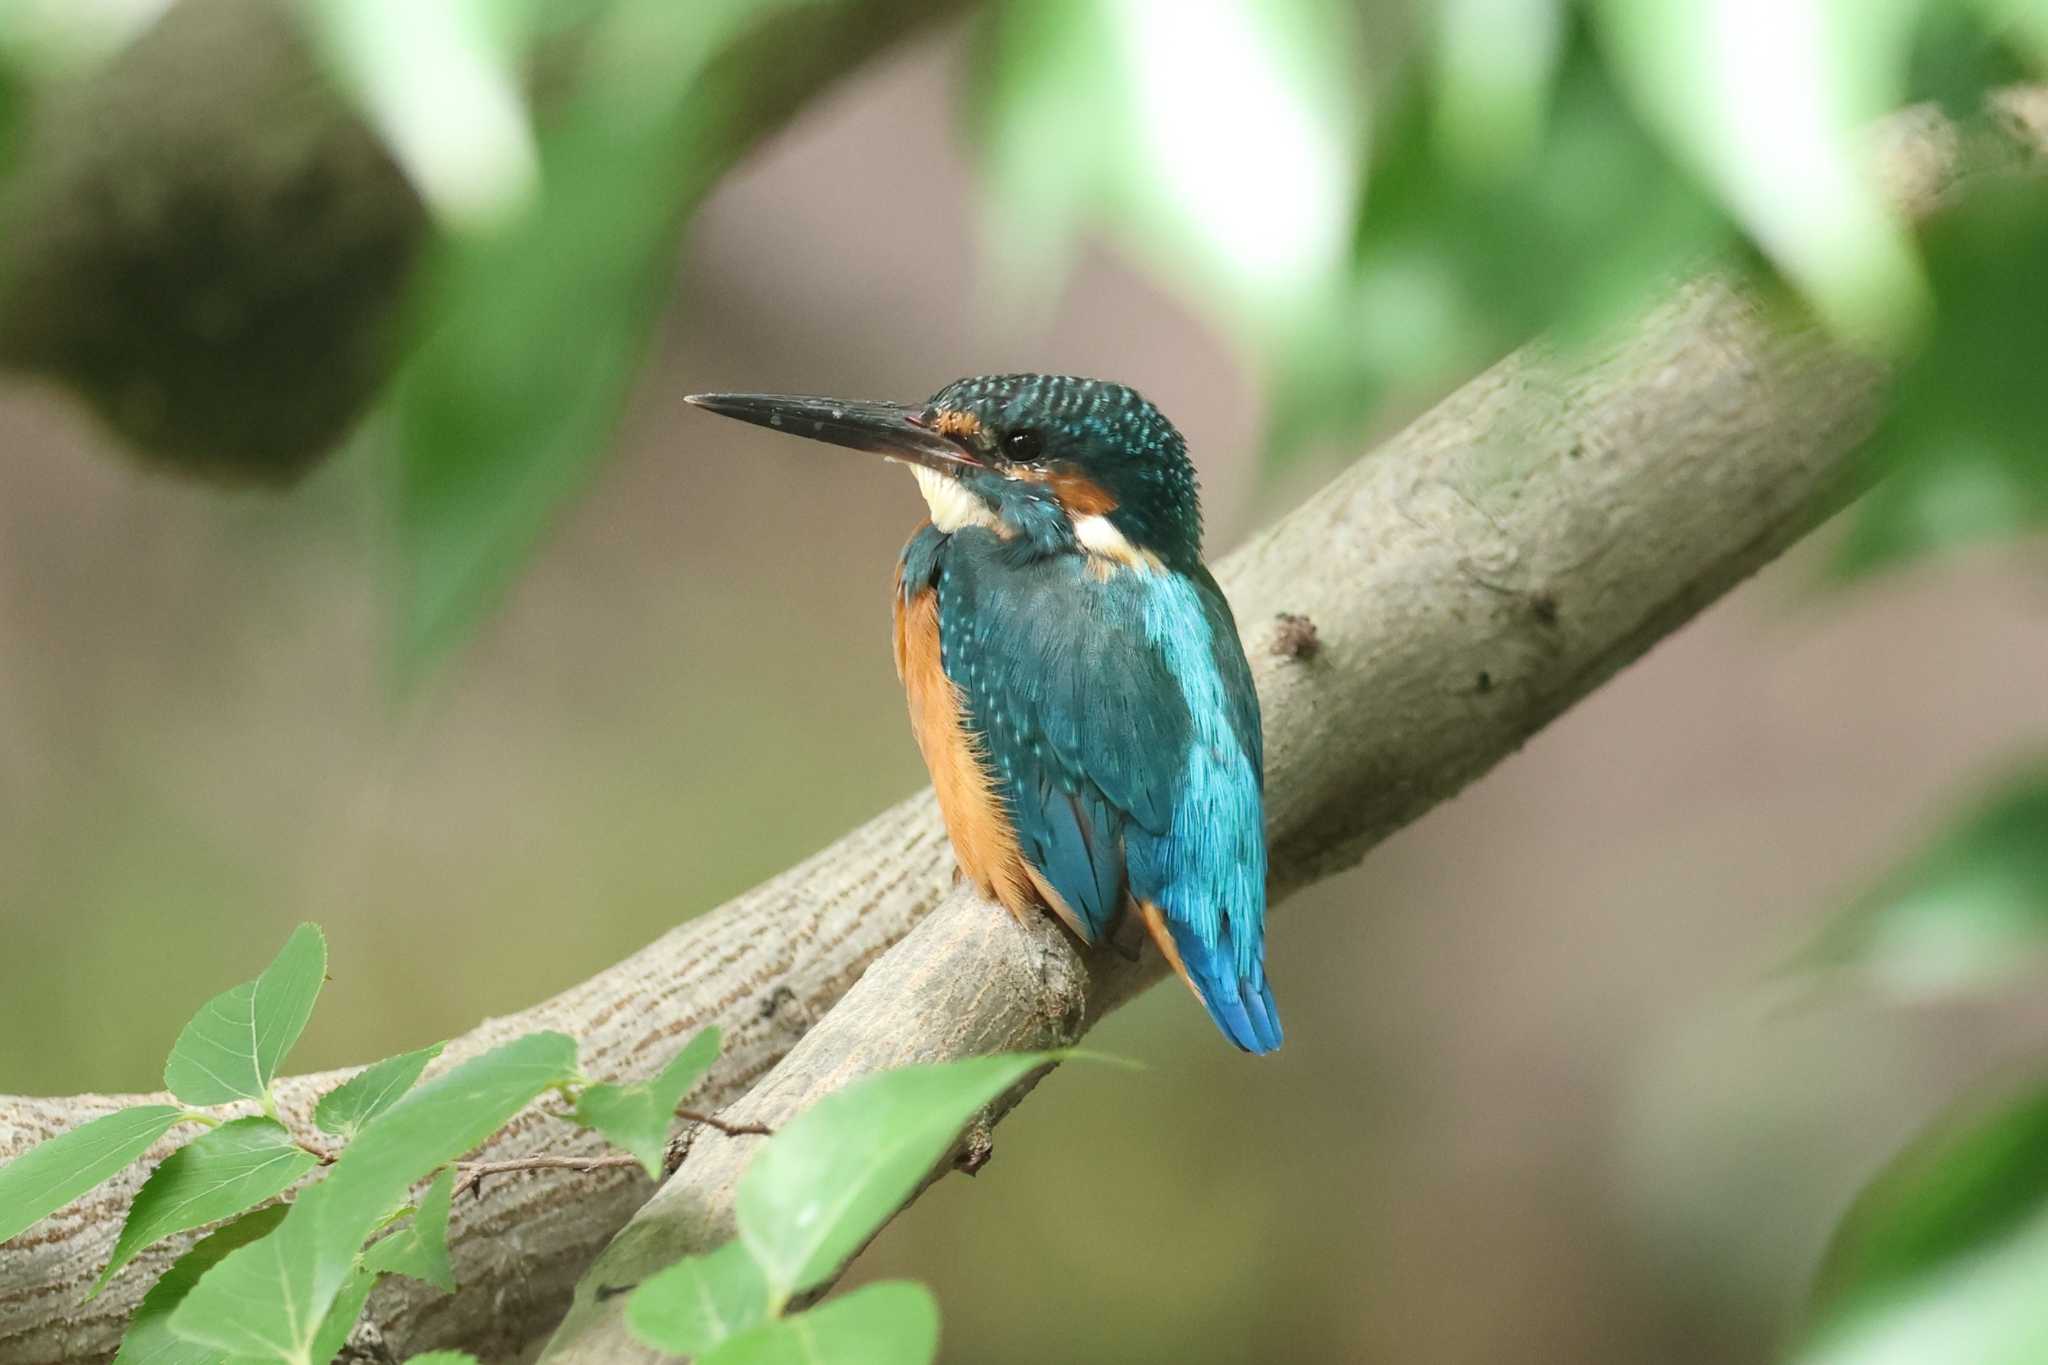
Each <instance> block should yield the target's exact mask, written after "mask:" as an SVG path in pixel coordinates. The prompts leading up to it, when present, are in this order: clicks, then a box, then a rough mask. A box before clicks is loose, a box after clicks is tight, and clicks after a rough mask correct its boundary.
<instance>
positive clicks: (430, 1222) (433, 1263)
mask: <svg viewBox="0 0 2048 1365" xmlns="http://www.w3.org/2000/svg"><path fill="white" fill-rule="evenodd" d="M454 1197H455V1168H454V1167H453V1166H450V1167H448V1168H446V1169H445V1170H443V1171H442V1172H441V1174H440V1175H438V1176H436V1177H434V1183H433V1184H431V1185H429V1186H428V1187H427V1192H426V1193H425V1194H424V1195H422V1196H420V1205H419V1208H418V1210H417V1211H416V1212H414V1214H413V1216H412V1221H411V1222H410V1223H407V1224H406V1225H405V1226H404V1227H403V1228H401V1229H399V1230H398V1231H397V1232H395V1233H393V1234H392V1235H391V1236H389V1237H386V1238H385V1239H384V1240H383V1241H381V1242H377V1243H375V1244H374V1245H372V1246H371V1247H370V1249H369V1251H367V1252H365V1253H364V1255H363V1264H364V1265H367V1266H368V1267H369V1268H370V1269H372V1270H374V1271H376V1272H378V1273H379V1274H382V1275H407V1276H410V1277H411V1278H413V1279H415V1280H419V1281H421V1282H422V1283H424V1284H430V1285H432V1286H434V1288H436V1289H439V1290H441V1291H442V1292H443V1293H446V1294H453V1293H454V1292H455V1270H454V1268H453V1267H452V1266H450V1265H449V1263H448V1213H449V1208H450V1205H451V1204H452V1203H453V1202H454Z"/></svg>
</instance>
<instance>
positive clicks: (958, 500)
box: [910, 464, 996, 535]
mask: <svg viewBox="0 0 2048 1365" xmlns="http://www.w3.org/2000/svg"><path fill="white" fill-rule="evenodd" d="M910 472H911V474H912V476H913V477H915V478H916V479H917V491H918V492H920V493H922V494H924V504H925V506H927V507H929V508H931V511H932V525H934V526H936V527H938V528H939V530H941V531H943V532H945V533H946V534H947V535H951V534H952V533H953V532H955V531H957V530H959V529H960V528H961V527H963V526H986V527H988V528H989V529H991V530H994V529H995V526H996V514H995V513H994V512H991V511H990V510H989V507H988V504H987V503H985V502H983V501H982V500H981V499H980V498H977V497H976V496H974V494H972V493H970V492H968V491H967V488H966V487H965V486H964V485H963V484H962V483H961V482H960V480H958V479H956V478H954V477H953V476H952V475H950V474H942V473H940V472H939V471H938V470H936V469H929V468H927V467H925V466H924V465H921V464H914V465H911V466H910Z"/></svg>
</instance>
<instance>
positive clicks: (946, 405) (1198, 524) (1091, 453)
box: [688, 374, 1282, 1054]
mask: <svg viewBox="0 0 2048 1365" xmlns="http://www.w3.org/2000/svg"><path fill="white" fill-rule="evenodd" d="M688 401H689V402H690V403H692V404H694V405H696V406H697V407H699V408H703V409H705V410H707V411H710V412H713V413H717V414H720V415H722V416H725V417H730V418H736V419H738V420H740V421H744V422H752V423H756V424H758V425H760V426H765V427H770V428H773V429H774V430H777V431H781V432H785V433H787V434H790V435H794V436H803V437H808V438H810V439H812V440H816V441H823V442H827V443H829V444H832V445H836V446H842V447H846V448H850V449H853V450H859V451H867V452H871V453H874V454H879V455H882V456H884V457H886V458H887V459H888V460H890V461H893V462H896V463H899V464H902V465H905V466H907V467H908V468H909V470H910V473H911V474H912V476H913V477H914V478H915V479H916V480H917V485H918V489H919V491H920V492H921V493H922V494H923V495H924V501H925V505H926V509H927V511H928V513H929V515H928V517H927V519H926V520H925V521H924V522H923V523H922V524H921V525H920V526H919V527H918V528H917V530H916V531H915V532H914V533H913V534H912V535H911V537H910V540H909V542H908V543H907V544H905V546H904V547H903V552H902V555H901V557H900V559H899V560H898V562H897V567H896V583H895V591H894V596H893V612H894V640H895V656H896V670H897V674H898V676H899V678H900V679H901V681H902V683H903V687H904V690H905V693H906V696H907V698H908V703H909V709H910V718H911V728H912V730H913V731H914V733H915V736H916V740H917V744H918V748H919V750H920V751H921V753H922V754H923V757H924V761H925V766H926V767H927V768H928V769H930V771H931V777H932V785H933V788H934V790H935V791H936V793H937V795H938V804H939V810H940V813H941V815H942V817H943V818H944V821H945V825H946V829H947V833H948V835H949V837H950V839H951V842H952V846H953V851H954V854H955V857H956V859H957V861H958V863H959V866H960V870H961V873H962V874H963V875H964V876H965V877H966V878H967V879H968V880H969V881H971V882H972V883H973V884H974V886H975V887H976V888H977V889H978V890H979V891H980V892H981V893H982V894H983V895H984V896H985V897H987V898H989V899H992V900H994V901H996V902H999V903H1000V904H1001V905H1002V906H1004V907H1005V908H1007V909H1008V910H1009V911H1010V912H1011V913H1013V914H1015V915H1017V916H1018V917H1019V918H1020V919H1021V918H1024V917H1027V916H1030V915H1035V914H1039V913H1042V912H1043V911H1045V910H1049V911H1051V912H1052V913H1053V914H1054V915H1056V916H1057V917H1058V918H1059V920H1060V921H1062V922H1063V923H1064V924H1065V925H1066V926H1067V928H1068V929H1070V930H1071V931H1072V932H1073V933H1074V934H1075V935H1076V936H1077V937H1078V938H1079V939H1080V940H1081V941H1082V942H1083V943H1085V944H1089V945H1096V944H1101V943H1104V942H1105V941H1107V942H1110V943H1113V944H1118V945H1121V944H1123V943H1124V942H1126V940H1136V939H1137V937H1138V931H1137V929H1136V927H1131V928H1130V930H1129V932H1128V933H1126V932H1124V931H1125V929H1126V927H1127V926H1134V925H1141V926H1142V930H1143V932H1144V934H1145V935H1146V936H1148V937H1149V938H1150V939H1151V941H1152V942H1153V943H1155V944H1156V945H1157V947H1158V950H1159V952H1160V953H1161V955H1162V956H1163V957H1164V958H1165V959H1166V961H1167V963H1168V964H1169V965H1171V967H1172V968H1173V970H1174V972H1175V973H1176V974H1177V975H1178V976H1179V977H1180V979H1181V980H1182V981H1183V982H1185V983H1186V985H1187V987H1188V989H1189V990H1191V991H1192V992H1194V995H1195V998H1196V999H1197V1000H1198V1001H1200V1002H1201V1004H1202V1005H1203V1006H1204V1008H1206V1009H1207V1011H1208V1013H1209V1016H1210V1018H1211V1019H1212V1020H1214V1021H1215V1023H1216V1025H1217V1027H1218V1028H1219V1029H1221V1030H1222V1032H1223V1034H1224V1036H1225V1037H1227V1038H1228V1039H1229V1040H1230V1041H1231V1042H1232V1043H1234V1044H1236V1045H1237V1046H1238V1047H1239V1048H1241V1049H1243V1050H1244V1051H1245V1052H1248V1053H1254V1054H1263V1053H1268V1052H1271V1051H1273V1050H1274V1049H1276V1048H1277V1047H1279V1046H1280V1043H1281V1039H1282V1030H1281V1026H1280V1014H1279V1010H1278V1008H1277V1007H1276V1006H1275V1004H1274V1001H1273V991H1272V988H1271V986H1270V985H1269V983H1268V981H1267V978H1266V963H1265V911H1266V841H1265V822H1264V788H1265V771H1264V767H1265V765H1264V740H1263V736H1262V732H1261V730H1260V720H1259V700H1258V694H1257V693H1256V691H1254V689H1253V686H1252V675H1251V668H1250V665H1249V664H1248V663H1247V662H1246V660H1245V655H1244V650H1243V647H1242V646H1241V645H1240V644H1239V643H1238V635H1237V627H1236V624H1235V622H1234V620H1233V618H1232V616H1231V611H1230V605H1229V603H1228V602H1227V601H1226V600H1225V599H1224V596H1223V593H1222V590H1221V589H1220V588H1218V587H1217V585H1216V580H1215V578H1214V577H1213V576H1212V575H1211V574H1210V572H1209V570H1208V568H1207V566H1206V565H1204V563H1203V562H1202V552H1201V547H1202V508H1201V496H1200V491H1199V488H1198V486H1197V483H1196V478H1195V470H1194V465H1193V463H1192V462H1191V461H1190V459H1189V456H1188V449H1187V442H1186V440H1185V439H1184V438H1183V437H1182V435H1181V433H1180V432H1179V430H1178V429H1176V428H1175V427H1174V425H1173V423H1172V422H1170V421H1168V420H1167V418H1166V416H1165V414H1163V413H1162V412H1160V410H1159V409H1158V408H1157V407H1155V406H1154V405H1153V404H1152V403H1151V402H1150V401H1148V400H1147V399H1145V398H1143V397H1142V396H1140V395H1139V394H1138V393H1137V392H1136V391H1135V390H1133V389H1131V388H1129V387H1127V386H1125V385H1123V384H1118V383H1112V382H1110V381H1107V380H1101V379H1086V378H1081V377H1078V376H1074V375H1044V374H1002V375H982V376H978V377H974V378H969V379H961V380H957V381H955V382H954V383H951V384H948V385H946V386H945V387H944V388H942V389H940V390H939V391H938V392H937V393H935V394H934V395H932V397H931V399H930V400H929V401H927V402H925V403H922V404H916V403H897V402H874V401H852V400H848V399H841V398H824V397H812V396H806V395H795V394H768V393H703V394H692V395H690V396H689V398H688ZM1133 917H1135V918H1133ZM1132 951H1135V949H1133V950H1132Z"/></svg>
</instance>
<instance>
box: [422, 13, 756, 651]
mask: <svg viewBox="0 0 2048 1365" xmlns="http://www.w3.org/2000/svg"><path fill="white" fill-rule="evenodd" d="M792 2H793V0H695V3H691V4H686V5H679V4H675V3H673V0H617V2H616V3H614V4H612V5H611V6H610V9H609V11H608V14H607V16H606V20H605V22H604V23H602V24H600V25H598V26H597V28H596V30H595V32H594V33H593V34H592V35H591V37H590V40H589V41H588V42H587V43H586V44H584V45H583V49H582V51H583V54H584V60H583V64H582V68H581V70H580V71H579V72H577V73H576V79H575V84H574V89H573V93H572V94H570V95H569V96H568V97H566V98H565V99H564V100H563V101H562V103H561V104H560V105H559V106H558V108H557V109H556V111H555V114H554V116H553V118H552V119H551V120H550V128H549V131H548V133H547V135H546V136H545V137H544V138H543V139H542V142H541V146H540V157H541V178H540V184H541V187H542V192H541V194H540V195H539V197H538V198H536V199H535V200H534V201H533V202H532V203H531V204H530V205H528V206H527V208H526V209H525V211H524V212H522V213H520V214H518V215H517V216H515V217H514V218H512V219H511V220H510V221H508V222H506V223H504V224H503V225H502V226H500V227H499V228H498V229H497V230H495V231H491V232H488V233H474V234H470V235H468V236H465V237H463V238H461V239H459V240H456V241H451V242H447V243H444V244H442V246H441V247H440V248H439V249H438V250H436V251H435V252H433V253H432V254H431V256H430V257H429V259H428V260H427V261H426V262H425V263H424V265H423V266H422V269H421V272H420V278H421V287H420V301H421V304H422V308H421V311H420V317H419V318H418V332H419V335H421V336H422V337H423V338H425V341H424V344H423V345H421V346H420V348H419V349H418V351H417V352H416V353H415V355H414V357H413V359H412V362H411V363H410V365H409V366H408V368H407V370H406V372H405V374H404V375H403V377H402V378H401V381H400V383H399V385H398V388H397V390H396V392H397V408H396V413H395V417H396V423H395V426H396V432H397V442H398V463H399V477H398V479H397V481H396V484H395V491H396V496H397V500H398V502H397V509H396V512H397V515H396V522H397V526H398V537H397V539H398V549H399V553H400V555H401V557H402V564H403V585H402V588H401V596H400V600H399V620H398V632H397V633H398V650H397V664H398V671H399V676H400V678H401V679H402V680H411V679H414V678H417V677H418V676H419V675H421V674H422V673H424V672H425V671H426V670H427V669H428V668H429V667H430V666H431V665H432V664H433V663H434V662H436V661H437V660H438V659H439V658H440V657H441V656H442V655H443V654H445V653H446V652H447V651H448V650H449V649H450V648H452V647H453V646H454V645H455V644H457V643H458V642H459V641H460V640H461V639H462V637H463V636H465V635H466V634H467V633H468V631H469V630H470V629H471V627H472V626H473V625H474V623H475V622H476V620H477V619H478V618H479V617H480V616H481V615H482V614H483V612H484V611H485V610H486V609H487V608H488V607H489V606H490V605H491V604H492V603H493V602H494V601H495V600H496V598H497V597H498V595H499V594H500V593H501V592H502V591H503V590H504V588H505V585H506V584H507V583H508V582H509V581H510V580H511V578H512V576H513V574H514V572H515V571H516V570H517V568H518V567H519V565H520V564H521V563H522V562H523V561H524V560H525V558H526V557H527V555H528V554H529V553H530V552H531V551H532V549H533V546H534V545H535V544H536V543H537V542H538V541H539V539H540V537H541V535H542V533H543V532H544V531H545V530H546V529H547V526H548V524H549V522H550V521H551V520H552V518H553V515H554V512H555V509H556V508H557V507H559V506H560V505H561V504H562V503H563V502H564V501H565V500H566V499H567V498H568V497H569V496H570V495H571V494H573V493H575V492H577V491H578V490H580V489H581V488H582V486H583V485H584V483H585V482H586V481H587V480H588V478H589V477H590V474H591V471H592V470H593V469H594V468H595V466H596V464H597V461H598V459H599V457H600V456H602V455H603V453H604V451H605V447H606V444H607V442H608V441H609V440H610V437H611V432H612V428H613V426H614V425H615V423H616V422H617V420H618V415H619V412H620V409H621V408H622V407H623V405H624V402H625V396H626V390H627V387H628V385H629V384H630V383H631V381H632V377H633V374H634V372H635V370H636V369H637V368H638V367H639V363H640V359H641V355H642V353H643V351H644V350H645V347H646V342H647V338H648V335H649V333H650V331H651V329H652V327H653V324H654V320H655V318H656V316H657V315H658V313H659V311H660V309H661V308H662V306H663V305H664V303H665V302H666V301H667V299H668V297H669V293H670V289H669V281H670V278H671V276H672V274H673V272H674V260H675V240H676V235H677V232H678V230H679V229H680V226H681V224H682V222H683V221H684V219H685V218H686V217H687V216H688V211H689V209H690V208H691V206H692V205H694V204H695V203H696V202H697V201H698V200H699V199H700V198H701V197H702V196H703V195H704V194H705V193H706V192H708V191H709V189H710V187H711V185H712V184H713V183H714V182H715V180H716V179H717V176H718V174H719V173H720V172H721V171H722V170H724V169H725V161H724V158H723V156H722V154H721V153H720V152H719V151H718V150H717V149H718V147H719V146H720V145H721V144H720V142H719V140H718V138H717V136H716V135H715V134H714V133H713V132H710V131H707V130H715V129H720V128H722V127H723V125H722V124H721V123H720V122H719V119H720V115H721V112H722V111H721V110H719V109H718V108H716V107H714V104H713V103H712V102H711V101H708V100H704V99H696V100H693V99H691V98H689V97H690V96H691V94H692V92H693V91H694V90H695V89H696V88H697V86H698V84H699V82H698V74H699V72H700V71H701V70H702V69H703V66H704V64H705V62H707V61H708V60H710V58H711V57H712V56H713V55H714V54H715V53H716V52H717V51H718V49H719V47H720V45H721V44H723V43H724V42H725V41H727V40H728V39H729V38H730V37H731V36H732V35H733V34H734V33H735V32H736V31H738V30H739V29H740V28H741V27H742V26H743V25H744V23H745V22H746V21H748V20H750V19H752V18H754V17H756V16H758V15H759V14H762V13H765V12H767V11H769V10H772V9H776V8H781V7H784V6H786V5H787V4H788V3H792Z"/></svg>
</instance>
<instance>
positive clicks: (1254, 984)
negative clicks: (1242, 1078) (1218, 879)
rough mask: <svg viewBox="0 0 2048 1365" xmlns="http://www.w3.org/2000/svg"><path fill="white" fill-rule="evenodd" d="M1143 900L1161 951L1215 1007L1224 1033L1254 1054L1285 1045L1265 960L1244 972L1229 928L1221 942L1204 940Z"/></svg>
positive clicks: (1198, 994)
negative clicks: (1268, 982) (1267, 977)
mask: <svg viewBox="0 0 2048 1365" xmlns="http://www.w3.org/2000/svg"><path fill="white" fill-rule="evenodd" d="M1137 904H1138V913H1139V915H1140V916H1141V917H1142V918H1143V919H1144V921H1145V928H1146V930H1147V931H1148V932H1149V933H1150V934H1151V935H1152V941H1153V942H1154V943H1156V944H1158V945H1159V951H1160V953H1161V955H1163V956H1164V957H1165V958H1166V960H1167V962H1168V964H1169V965H1171V966H1172V968H1173V970H1174V972H1175V973H1176V974H1178V975H1179V977H1180V979H1181V980H1182V981H1185V982H1186V983H1187V986H1188V989H1189V990H1191V991H1193V992H1194V994H1195V999H1197V1000H1199V1001H1201V1002H1202V1008H1204V1009H1206V1010H1208V1011H1209V1017H1210V1018H1211V1019H1213V1020H1215V1021H1216V1027H1217V1028H1220V1029H1222V1030H1223V1036H1224V1037H1226V1038H1228V1039H1230V1041H1231V1042H1233V1043H1235V1044H1237V1045H1238V1046H1239V1047H1240V1048H1242V1049H1244V1050H1245V1051H1246V1052H1249V1053H1252V1054H1254V1055H1259V1054H1263V1053H1267V1052H1271V1051H1273V1050H1274V1049H1275V1048H1277V1047H1279V1046H1280V1043H1281V1041H1282V1040H1283V1039H1284V1038H1285V1037H1286V1032H1285V1030H1283V1029H1282V1028H1281V1027H1280V1007H1279V1006H1278V1005H1276V1004H1274V1003H1273V988H1272V986H1270V985H1268V984H1267V982H1266V967H1265V964H1264V963H1263V962H1260V961H1258V960H1257V959H1256V958H1254V959H1253V961H1252V964H1251V970H1250V971H1249V972H1241V971H1240V970H1239V964H1238V962H1237V960H1236V959H1237V955H1236V953H1235V952H1234V951H1233V947H1232V943H1231V939H1230V934H1229V931H1228V929H1227V928H1226V929H1225V931H1224V933H1223V934H1221V935H1220V936H1219V937H1218V939H1217V941H1216V942H1214V943H1204V942H1202V941H1201V940H1200V939H1199V938H1198V937H1197V936H1196V935H1195V934H1194V933H1193V932H1191V931H1190V930H1189V929H1188V928H1187V927H1186V926H1185V925H1176V924H1174V923H1173V922H1172V921H1171V920H1169V919H1168V918H1167V916H1166V912H1165V911H1164V910H1162V909H1160V908H1159V907H1158V906H1157V905H1155V904H1153V903H1152V902H1151V901H1142V900H1141V901H1139V902H1138V903H1137ZM1176 930H1178V931H1179V932H1178V933H1177V932H1176Z"/></svg>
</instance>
